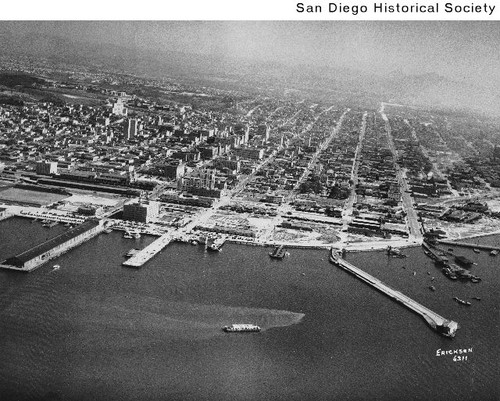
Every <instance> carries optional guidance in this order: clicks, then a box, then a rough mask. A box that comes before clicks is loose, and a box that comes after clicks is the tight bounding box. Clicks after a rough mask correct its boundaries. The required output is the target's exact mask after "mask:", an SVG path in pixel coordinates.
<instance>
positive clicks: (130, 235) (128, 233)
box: [123, 231, 134, 238]
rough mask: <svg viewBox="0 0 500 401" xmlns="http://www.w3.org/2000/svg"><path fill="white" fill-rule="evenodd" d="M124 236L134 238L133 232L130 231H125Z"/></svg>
mask: <svg viewBox="0 0 500 401" xmlns="http://www.w3.org/2000/svg"><path fill="white" fill-rule="evenodd" d="M123 238H134V237H132V234H131V233H130V232H128V231H125V233H124V234H123Z"/></svg>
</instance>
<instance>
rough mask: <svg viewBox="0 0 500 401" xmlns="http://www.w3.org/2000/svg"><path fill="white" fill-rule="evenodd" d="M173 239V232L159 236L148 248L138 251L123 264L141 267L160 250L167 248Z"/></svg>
mask: <svg viewBox="0 0 500 401" xmlns="http://www.w3.org/2000/svg"><path fill="white" fill-rule="evenodd" d="M172 240H173V235H172V233H166V234H163V235H162V236H161V237H159V238H157V239H156V240H155V241H153V242H152V243H151V244H149V245H148V246H147V247H146V248H144V249H142V250H140V251H139V252H137V253H136V254H135V255H134V256H132V257H131V258H130V259H128V260H126V261H125V262H123V263H122V265H123V266H128V267H141V266H142V265H143V264H144V263H146V262H147V261H148V260H150V259H152V258H153V257H154V256H155V255H156V254H157V253H158V252H160V251H161V250H162V249H163V248H165V247H166V246H167V245H168V244H170V242H171V241H172Z"/></svg>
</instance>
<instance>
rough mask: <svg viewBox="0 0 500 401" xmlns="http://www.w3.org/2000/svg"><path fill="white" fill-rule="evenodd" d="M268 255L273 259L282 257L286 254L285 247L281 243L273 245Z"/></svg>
mask: <svg viewBox="0 0 500 401" xmlns="http://www.w3.org/2000/svg"><path fill="white" fill-rule="evenodd" d="M269 256H270V257H271V258H273V259H283V258H284V257H285V256H286V250H285V247H284V246H283V245H279V246H277V247H275V248H274V250H273V251H272V252H269Z"/></svg>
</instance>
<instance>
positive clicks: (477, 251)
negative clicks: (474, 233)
mask: <svg viewBox="0 0 500 401" xmlns="http://www.w3.org/2000/svg"><path fill="white" fill-rule="evenodd" d="M472 250H473V251H474V252H475V253H479V252H481V251H480V250H479V249H477V248H473V249H472Z"/></svg>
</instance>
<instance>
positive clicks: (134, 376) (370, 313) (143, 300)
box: [0, 219, 500, 400]
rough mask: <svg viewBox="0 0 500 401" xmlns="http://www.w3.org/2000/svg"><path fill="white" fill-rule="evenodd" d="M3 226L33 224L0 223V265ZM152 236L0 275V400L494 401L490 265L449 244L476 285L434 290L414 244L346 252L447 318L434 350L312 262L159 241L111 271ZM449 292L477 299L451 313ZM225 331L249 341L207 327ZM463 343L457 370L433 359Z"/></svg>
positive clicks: (317, 257) (86, 248)
mask: <svg viewBox="0 0 500 401" xmlns="http://www.w3.org/2000/svg"><path fill="white" fill-rule="evenodd" d="M14 227H16V230H19V231H20V232H24V231H25V230H27V231H30V230H32V227H33V225H31V224H30V223H29V221H26V220H21V219H10V220H7V221H3V222H1V223H0V232H2V233H3V234H2V241H3V243H2V245H1V247H0V257H1V256H3V254H4V252H5V250H6V249H10V247H14V246H16V244H15V243H14V242H13V241H17V239H12V240H10V239H9V238H15V236H11V234H12V233H13V232H14ZM152 240H153V238H144V237H143V238H141V239H140V240H130V239H123V238H122V237H121V235H120V234H119V233H112V234H109V235H106V234H103V235H101V236H99V237H97V238H94V239H92V240H90V241H89V242H87V243H85V244H84V245H82V246H80V247H79V248H77V249H74V250H72V251H71V252H69V253H67V254H65V255H63V256H61V257H59V258H58V259H56V260H54V261H53V262H49V263H48V265H47V266H42V267H41V268H40V269H38V270H36V271H35V272H33V273H31V274H19V273H15V272H7V271H0V357H1V359H0V395H2V396H0V399H2V400H3V399H6V400H10V399H16V400H25V399H26V400H27V399H32V400H101V399H102V400H229V399H232V400H498V399H499V394H500V392H499V389H498V384H497V382H498V377H499V375H498V373H499V371H498V362H497V361H498V357H499V352H498V351H499V348H498V333H499V330H498V329H499V313H498V312H499V310H498V309H499V308H498V305H499V302H498V301H499V291H498V288H499V275H500V267H499V266H498V265H499V262H500V259H499V258H500V256H498V257H497V258H493V257H490V256H489V255H488V254H487V252H482V253H481V254H477V255H476V254H474V253H473V252H472V251H469V250H466V249H464V248H456V250H455V253H456V254H462V255H465V256H467V257H469V258H471V259H473V260H475V261H476V262H477V263H478V266H474V267H473V268H472V269H473V270H474V273H475V274H477V275H479V276H480V277H482V278H483V281H482V282H481V283H479V284H472V283H463V282H457V281H450V280H448V279H447V278H446V277H444V276H443V275H442V274H441V273H440V272H439V270H438V269H437V268H436V267H435V266H434V265H433V263H432V262H431V261H430V260H429V259H427V258H426V257H425V255H424V254H423V252H422V251H421V250H420V249H419V248H414V249H410V250H406V251H405V253H407V254H408V255H409V257H408V258H407V259H392V258H391V259H390V258H388V257H387V256H386V255H385V254H384V253H382V252H380V253H377V252H371V253H358V254H352V255H348V259H349V260H350V261H352V262H353V263H354V264H356V265H358V266H359V267H362V268H364V269H365V270H367V271H368V272H370V273H372V274H374V275H375V276H377V277H379V278H381V279H382V280H384V281H385V282H386V283H387V284H389V285H391V286H393V287H394V288H397V289H399V290H401V291H402V292H404V293H405V294H407V295H409V296H410V297H413V298H414V299H416V300H417V301H419V302H421V303H422V304H424V305H425V306H428V307H430V308H431V309H434V310H435V311H436V312H438V313H440V314H441V315H443V316H445V317H447V318H450V319H453V320H455V321H457V322H459V324H460V326H461V328H460V330H459V331H458V333H457V336H456V338H455V339H453V340H450V339H447V338H445V337H441V336H439V335H438V334H436V333H435V332H434V331H432V330H431V329H430V328H429V327H428V326H427V324H426V323H425V321H424V320H423V319H422V318H421V317H419V316H418V315H415V314H413V313H412V312H410V311H409V310H407V309H405V308H404V307H402V306H400V305H399V304H397V303H395V302H393V301H391V300H390V299H389V298H387V297H386V296H384V295H382V294H380V293H378V292H377V291H375V290H373V289H371V288H370V287H368V286H367V285H366V284H364V283H362V282H360V281H358V280H357V279H355V278H354V277H352V276H350V275H349V274H347V273H346V272H344V271H342V270H340V269H339V268H337V267H335V266H333V265H331V264H330V263H329V262H328V254H327V252H326V251H315V250H291V251H290V252H291V256H290V257H289V258H286V259H285V260H283V261H276V260H272V259H270V258H269V257H268V256H267V252H268V251H269V249H264V248H258V247H255V248H254V247H244V246H236V245H226V246H224V248H223V252H221V253H217V254H214V253H205V252H204V250H203V249H202V247H197V246H191V245H183V244H171V245H169V246H168V247H167V248H166V249H165V250H164V251H163V252H162V253H161V254H160V255H158V256H157V257H156V258H154V259H153V260H152V261H150V262H149V263H148V264H146V265H145V266H144V267H143V268H142V269H139V270H135V269H128V268H123V267H121V266H120V263H121V262H122V261H123V260H124V258H123V254H124V253H125V252H127V251H128V250H129V249H131V248H136V247H144V246H146V245H147V244H148V243H150V242H151V241H152ZM9 241H10V242H9ZM55 263H57V264H60V265H61V268H60V269H59V270H55V271H54V270H53V268H52V265H53V264H55ZM402 266H405V267H406V268H403V267H402ZM413 272H416V274H415V275H414V274H413ZM427 272H429V273H430V274H427ZM431 277H435V280H434V281H433V282H431ZM431 284H433V285H434V286H435V287H436V291H435V292H432V291H430V290H429V288H428V287H429V285H431ZM454 296H457V297H459V298H463V299H470V298H471V297H473V296H479V297H481V301H476V300H472V299H471V301H472V302H473V305H472V306H470V307H466V306H462V305H459V304H458V303H456V302H454V301H453V299H452V298H453V297H454ZM235 322H249V323H256V324H259V325H261V326H262V327H263V328H264V331H263V332H261V333H258V334H248V335H245V334H243V335H238V334H236V335H231V334H224V333H223V332H222V331H221V330H220V327H221V326H222V325H224V324H230V323H235ZM471 347H472V348H473V352H472V353H469V354H467V356H468V359H467V360H466V361H461V362H453V360H452V357H451V356H441V357H437V356H436V351H437V350H438V349H442V350H449V349H458V348H471Z"/></svg>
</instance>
